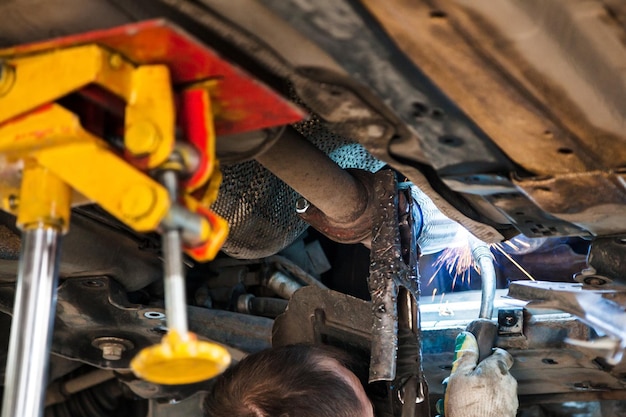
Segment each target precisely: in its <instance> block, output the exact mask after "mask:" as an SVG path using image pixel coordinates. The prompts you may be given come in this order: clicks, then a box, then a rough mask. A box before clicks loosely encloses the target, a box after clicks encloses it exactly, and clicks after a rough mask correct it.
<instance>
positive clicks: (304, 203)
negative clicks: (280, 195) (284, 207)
mask: <svg viewBox="0 0 626 417" xmlns="http://www.w3.org/2000/svg"><path fill="white" fill-rule="evenodd" d="M310 206H311V203H309V201H308V200H307V199H306V198H304V197H300V198H298V199H297V200H296V213H298V214H302V213H306V211H307V210H308V209H309V207H310Z"/></svg>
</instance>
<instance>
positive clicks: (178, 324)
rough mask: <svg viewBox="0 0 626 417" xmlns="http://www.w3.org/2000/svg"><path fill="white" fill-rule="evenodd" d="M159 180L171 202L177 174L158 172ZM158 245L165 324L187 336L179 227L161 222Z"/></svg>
mask: <svg viewBox="0 0 626 417" xmlns="http://www.w3.org/2000/svg"><path fill="white" fill-rule="evenodd" d="M161 183H162V184H163V186H164V187H165V188H166V189H167V191H168V193H169V195H170V199H171V201H172V204H175V203H176V200H177V195H178V177H177V174H176V172H175V171H171V170H168V171H164V172H162V173H161ZM161 226H162V228H163V232H162V234H161V244H162V250H163V272H164V290H165V315H166V317H167V327H168V329H169V330H170V331H172V330H174V331H176V332H177V333H178V335H179V336H180V337H182V338H187V337H188V327H187V300H186V297H185V271H184V267H183V246H182V237H181V230H180V228H178V227H177V226H176V225H172V224H162V225H161Z"/></svg>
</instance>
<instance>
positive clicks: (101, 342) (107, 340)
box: [91, 337, 134, 361]
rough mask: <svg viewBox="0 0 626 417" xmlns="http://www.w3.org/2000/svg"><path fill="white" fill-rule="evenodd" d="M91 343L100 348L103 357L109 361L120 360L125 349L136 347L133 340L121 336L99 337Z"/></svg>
mask: <svg viewBox="0 0 626 417" xmlns="http://www.w3.org/2000/svg"><path fill="white" fill-rule="evenodd" d="M91 345H92V346H94V347H96V348H98V349H100V350H101V351H102V359H104V360H107V361H119V360H120V359H122V354H123V353H124V351H126V350H129V349H132V348H133V347H134V345H133V344H132V342H131V341H129V340H126V339H122V338H119V337H99V338H97V339H94V341H93V342H91Z"/></svg>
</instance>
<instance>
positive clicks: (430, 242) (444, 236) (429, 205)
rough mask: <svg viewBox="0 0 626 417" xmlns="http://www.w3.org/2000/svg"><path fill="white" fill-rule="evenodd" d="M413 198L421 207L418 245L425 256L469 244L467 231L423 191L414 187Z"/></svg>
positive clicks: (412, 188) (412, 190)
mask: <svg viewBox="0 0 626 417" xmlns="http://www.w3.org/2000/svg"><path fill="white" fill-rule="evenodd" d="M411 197H413V200H414V201H415V202H416V203H417V205H418V206H419V211H420V214H421V217H422V227H421V228H420V230H419V235H418V237H417V244H418V245H419V247H420V252H421V253H422V254H423V255H428V254H431V253H437V252H439V251H442V250H444V249H446V248H454V247H459V246H463V245H466V244H467V231H466V230H465V229H464V228H463V227H461V225H460V224H458V223H457V222H455V221H454V220H450V219H449V218H448V217H446V215H445V214H443V213H442V212H441V211H440V210H439V209H438V208H437V206H435V203H433V201H432V200H431V199H430V198H429V197H428V196H427V195H426V194H425V193H424V192H423V191H422V190H420V189H419V188H418V187H416V186H414V185H412V186H411Z"/></svg>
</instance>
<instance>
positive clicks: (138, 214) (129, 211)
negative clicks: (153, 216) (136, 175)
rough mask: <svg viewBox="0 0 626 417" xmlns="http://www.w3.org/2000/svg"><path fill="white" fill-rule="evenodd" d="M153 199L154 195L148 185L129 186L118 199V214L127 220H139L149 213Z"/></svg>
mask: <svg viewBox="0 0 626 417" xmlns="http://www.w3.org/2000/svg"><path fill="white" fill-rule="evenodd" d="M155 198H156V193H155V191H154V190H153V189H152V187H150V186H149V185H148V184H134V185H131V186H130V187H129V188H128V189H127V190H126V192H125V193H124V195H123V196H122V197H121V198H120V203H119V209H120V212H121V214H122V215H123V216H124V217H126V218H128V219H132V220H137V219H141V218H142V217H144V216H146V215H148V214H149V213H150V212H151V210H152V208H153V206H154V202H155Z"/></svg>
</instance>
